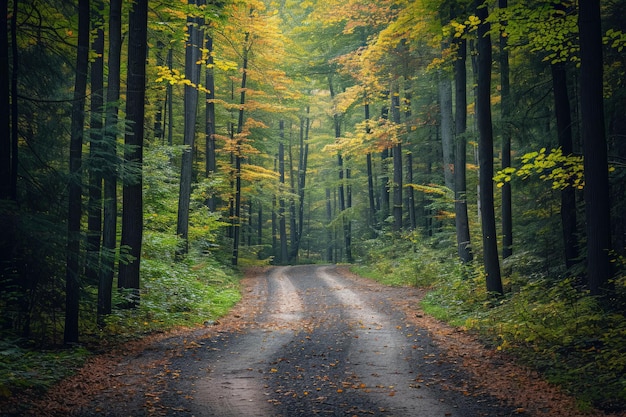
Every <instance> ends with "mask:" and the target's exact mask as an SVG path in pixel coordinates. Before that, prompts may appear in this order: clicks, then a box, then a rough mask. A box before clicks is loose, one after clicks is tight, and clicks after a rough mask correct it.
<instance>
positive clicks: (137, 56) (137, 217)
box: [118, 0, 148, 307]
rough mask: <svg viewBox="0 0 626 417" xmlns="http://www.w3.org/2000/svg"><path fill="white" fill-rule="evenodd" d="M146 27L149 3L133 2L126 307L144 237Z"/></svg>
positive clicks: (122, 281) (122, 273)
mask: <svg viewBox="0 0 626 417" xmlns="http://www.w3.org/2000/svg"><path fill="white" fill-rule="evenodd" d="M147 28H148V0H136V2H135V3H133V7H132V10H131V12H130V15H129V28H128V76H127V78H128V81H127V83H126V85H127V88H128V92H127V93H126V119H127V120H128V122H130V124H131V127H130V130H129V131H127V132H126V135H125V136H124V143H125V145H126V149H125V152H124V160H125V163H126V164H130V165H132V166H135V167H137V168H138V174H137V175H135V176H133V177H132V178H128V177H125V178H124V186H123V190H122V198H123V209H122V238H121V240H120V246H121V247H128V248H129V252H128V253H129V255H130V256H131V257H132V260H130V261H129V262H128V263H122V264H120V269H119V276H118V287H119V288H122V289H130V290H132V294H133V299H132V300H131V301H130V302H128V303H127V304H126V305H125V307H136V306H137V305H138V304H139V270H140V264H141V239H142V235H143V197H142V185H143V174H142V170H141V167H142V165H143V134H144V110H145V109H144V105H145V97H146V88H145V86H146V55H147V46H148V40H147Z"/></svg>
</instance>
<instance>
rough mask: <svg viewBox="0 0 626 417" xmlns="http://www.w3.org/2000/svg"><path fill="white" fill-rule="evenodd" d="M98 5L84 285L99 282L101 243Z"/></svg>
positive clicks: (101, 6)
mask: <svg viewBox="0 0 626 417" xmlns="http://www.w3.org/2000/svg"><path fill="white" fill-rule="evenodd" d="M96 1H97V9H96V16H95V19H94V20H93V24H92V26H93V29H94V30H95V34H96V37H95V39H94V41H93V44H92V49H93V51H94V52H95V53H96V54H97V55H96V57H95V58H94V60H93V62H92V63H91V121H90V144H89V159H90V164H89V167H90V170H89V203H88V205H87V209H88V215H87V259H86V262H85V277H86V278H87V282H89V283H90V284H95V283H97V282H98V271H99V270H100V259H99V258H100V256H99V255H100V243H101V238H102V166H103V165H104V162H105V161H104V160H103V159H102V144H103V139H104V137H103V134H102V124H103V117H102V116H103V113H102V112H103V104H104V96H103V93H104V91H103V89H104V58H103V56H104V28H103V25H104V19H103V15H102V12H103V10H104V3H103V2H102V1H101V0H96Z"/></svg>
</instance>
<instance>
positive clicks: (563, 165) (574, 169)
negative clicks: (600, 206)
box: [494, 148, 585, 190]
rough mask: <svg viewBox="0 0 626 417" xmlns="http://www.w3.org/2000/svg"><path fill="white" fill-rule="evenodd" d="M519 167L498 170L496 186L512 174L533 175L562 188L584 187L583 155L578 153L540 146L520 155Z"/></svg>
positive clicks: (521, 176)
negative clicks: (566, 153)
mask: <svg viewBox="0 0 626 417" xmlns="http://www.w3.org/2000/svg"><path fill="white" fill-rule="evenodd" d="M521 162H522V166H521V167H520V168H517V169H516V168H512V167H508V168H505V169H503V170H500V171H498V173H497V174H496V175H495V176H494V181H495V182H496V185H497V186H498V187H502V186H503V185H504V184H505V183H507V182H510V181H511V179H512V178H513V176H517V177H519V178H522V179H527V178H529V177H532V176H535V177H538V178H539V179H541V180H543V181H550V182H551V183H552V188H554V189H559V190H562V189H564V188H567V187H574V188H577V189H582V188H584V185H585V179H584V167H583V157H582V156H578V155H563V152H562V151H561V149H552V150H551V151H550V152H547V151H546V148H542V149H540V150H539V151H536V152H530V153H527V154H525V155H524V156H522V158H521Z"/></svg>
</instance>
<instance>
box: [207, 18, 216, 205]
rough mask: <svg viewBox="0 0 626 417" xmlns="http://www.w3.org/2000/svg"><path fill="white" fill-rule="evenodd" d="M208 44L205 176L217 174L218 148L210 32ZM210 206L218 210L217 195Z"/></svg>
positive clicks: (211, 200)
mask: <svg viewBox="0 0 626 417" xmlns="http://www.w3.org/2000/svg"><path fill="white" fill-rule="evenodd" d="M206 33H207V34H206V43H205V49H206V50H207V53H208V56H207V65H206V72H205V83H206V88H207V92H206V111H205V116H206V121H205V123H206V124H205V130H204V134H205V144H206V145H205V146H206V149H205V152H206V169H205V176H206V177H208V176H209V175H211V174H213V173H215V172H217V157H216V153H217V147H216V142H215V70H214V66H215V63H214V59H213V37H212V36H211V34H210V33H209V30H207V31H206ZM208 206H209V209H210V210H211V211H215V210H216V209H217V198H216V196H215V195H211V196H210V197H209V200H208Z"/></svg>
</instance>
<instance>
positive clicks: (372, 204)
mask: <svg viewBox="0 0 626 417" xmlns="http://www.w3.org/2000/svg"><path fill="white" fill-rule="evenodd" d="M363 107H364V110H365V122H366V123H367V125H366V127H365V133H367V134H369V133H370V132H371V129H370V126H369V120H370V104H369V101H368V99H367V98H366V101H365V105H364V106H363ZM367 197H368V201H369V216H368V217H369V227H371V228H372V236H375V231H374V229H375V228H376V224H377V221H376V195H375V193H374V170H373V168H372V153H371V152H368V153H367Z"/></svg>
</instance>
